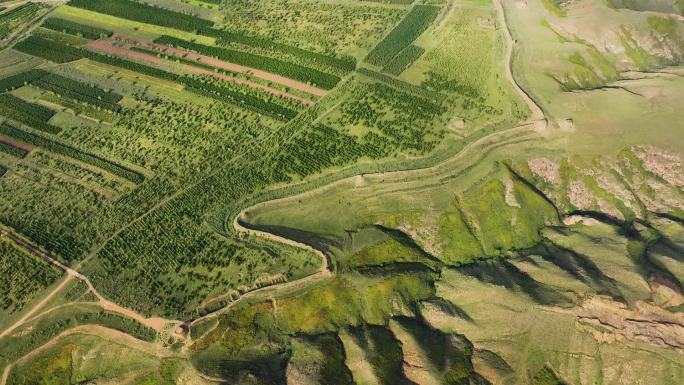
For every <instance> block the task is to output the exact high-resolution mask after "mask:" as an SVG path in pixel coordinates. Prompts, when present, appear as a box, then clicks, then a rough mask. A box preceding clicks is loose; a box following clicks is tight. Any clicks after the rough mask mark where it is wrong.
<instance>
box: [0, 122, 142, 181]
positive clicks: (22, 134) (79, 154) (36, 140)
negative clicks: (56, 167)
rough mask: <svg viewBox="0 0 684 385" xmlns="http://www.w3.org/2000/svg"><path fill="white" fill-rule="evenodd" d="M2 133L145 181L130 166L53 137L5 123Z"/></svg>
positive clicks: (108, 170) (116, 173)
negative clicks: (84, 150) (52, 138)
mask: <svg viewBox="0 0 684 385" xmlns="http://www.w3.org/2000/svg"><path fill="white" fill-rule="evenodd" d="M0 134H2V135H7V136H9V137H11V138H14V139H17V140H19V141H21V142H24V143H27V144H30V145H33V146H36V147H41V148H44V149H46V150H49V151H51V152H53V153H55V154H59V155H64V156H68V157H70V158H73V159H76V160H80V161H81V162H83V163H87V164H89V165H91V166H95V167H98V168H100V169H102V170H105V171H107V172H109V173H112V174H114V175H117V176H120V177H122V178H124V179H128V180H130V181H131V182H133V183H138V184H140V183H142V182H144V181H145V177H144V176H143V175H141V174H140V173H138V172H136V171H133V170H131V169H129V168H126V167H124V166H121V165H119V164H116V163H113V162H111V161H109V160H107V159H104V158H101V157H99V156H97V155H93V154H89V153H87V152H83V151H81V150H78V149H76V148H74V147H71V146H68V145H66V144H62V143H58V142H55V141H53V140H51V139H47V138H44V137H42V136H39V135H36V134H31V133H29V132H26V131H23V130H20V129H18V128H16V127H13V126H10V125H8V124H3V125H2V126H0Z"/></svg>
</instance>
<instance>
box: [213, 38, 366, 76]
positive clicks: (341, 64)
mask: <svg viewBox="0 0 684 385" xmlns="http://www.w3.org/2000/svg"><path fill="white" fill-rule="evenodd" d="M205 33H206V34H208V35H211V36H213V37H216V42H217V43H218V44H228V43H237V44H242V45H246V46H251V47H258V48H264V49H272V50H275V51H280V52H283V53H286V54H290V55H292V56H295V57H298V58H301V59H304V60H309V61H313V62H316V63H318V64H322V65H324V66H327V67H332V68H337V69H339V70H342V71H344V72H350V71H353V70H355V69H356V59H354V58H352V57H348V58H343V59H339V58H336V57H332V56H327V55H323V54H320V53H317V52H312V51H308V50H305V49H301V48H297V47H293V46H290V45H287V44H282V43H276V42H274V41H272V40H269V39H264V38H259V37H253V36H247V35H244V34H242V33H235V32H229V31H219V30H215V29H213V30H210V31H205Z"/></svg>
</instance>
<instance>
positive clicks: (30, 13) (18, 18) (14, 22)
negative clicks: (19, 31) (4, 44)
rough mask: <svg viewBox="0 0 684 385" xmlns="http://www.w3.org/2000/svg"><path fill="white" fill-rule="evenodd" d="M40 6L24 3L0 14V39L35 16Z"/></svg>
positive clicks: (41, 6)
mask: <svg viewBox="0 0 684 385" xmlns="http://www.w3.org/2000/svg"><path fill="white" fill-rule="evenodd" d="M41 8H43V5H41V4H36V3H26V4H23V5H20V6H18V7H16V8H14V9H11V10H9V11H7V12H5V13H3V14H2V15H0V39H2V38H4V37H6V36H7V35H9V34H10V33H12V32H14V30H15V29H16V28H17V27H19V26H21V25H22V24H23V23H25V22H28V21H29V20H31V19H32V18H33V17H35V16H36V14H37V13H38V11H39V10H40V9H41Z"/></svg>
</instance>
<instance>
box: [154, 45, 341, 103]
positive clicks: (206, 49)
mask: <svg viewBox="0 0 684 385" xmlns="http://www.w3.org/2000/svg"><path fill="white" fill-rule="evenodd" d="M154 42H155V43H158V44H165V45H171V46H176V47H181V48H184V49H188V50H191V51H195V52H198V53H200V54H204V55H207V56H211V57H215V58H218V59H221V60H225V61H227V62H230V63H234V64H239V65H242V66H245V67H250V68H256V69H260V70H262V71H266V72H270V73H272V74H276V75H280V76H284V77H286V78H288V79H293V80H299V81H302V82H309V83H311V84H313V85H316V86H318V87H321V88H324V89H328V90H329V89H331V88H333V87H335V86H336V85H337V83H338V82H339V81H340V78H339V77H337V76H335V75H332V74H328V73H325V72H321V71H318V70H315V69H312V68H307V67H304V66H301V65H299V64H295V63H289V62H285V61H282V60H278V59H273V58H270V57H266V56H260V55H255V54H253V53H248V52H241V51H236V50H233V49H228V48H220V47H212V46H208V45H203V44H197V43H193V42H189V41H185V40H181V39H176V38H174V37H170V36H162V37H160V38H158V39H156V40H155V41H154Z"/></svg>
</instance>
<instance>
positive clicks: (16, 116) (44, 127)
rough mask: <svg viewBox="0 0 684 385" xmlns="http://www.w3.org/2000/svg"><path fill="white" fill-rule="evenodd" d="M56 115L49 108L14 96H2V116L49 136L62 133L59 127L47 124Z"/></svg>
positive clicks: (0, 107)
mask: <svg viewBox="0 0 684 385" xmlns="http://www.w3.org/2000/svg"><path fill="white" fill-rule="evenodd" d="M54 114H55V112H54V111H53V110H51V109H49V108H45V107H43V106H39V105H37V104H33V103H28V102H25V101H24V100H22V99H19V98H17V97H15V96H13V95H10V94H3V95H0V115H2V116H5V117H7V118H10V119H12V120H16V121H18V122H21V123H24V124H26V125H28V126H31V127H33V128H35V129H38V130H41V131H44V132H47V133H49V134H57V133H58V132H59V131H61V130H60V128H59V127H55V126H53V125H51V124H48V123H47V121H48V120H50V118H52V116H53V115H54Z"/></svg>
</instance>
